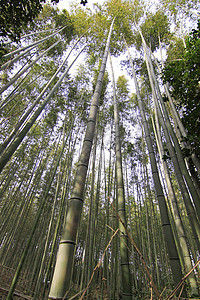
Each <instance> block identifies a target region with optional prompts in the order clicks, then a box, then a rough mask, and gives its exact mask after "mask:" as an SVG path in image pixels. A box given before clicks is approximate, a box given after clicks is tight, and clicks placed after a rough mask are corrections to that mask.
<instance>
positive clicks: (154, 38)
mask: <svg viewBox="0 0 200 300" xmlns="http://www.w3.org/2000/svg"><path fill="white" fill-rule="evenodd" d="M141 30H142V34H143V36H144V39H145V41H146V43H147V45H148V46H149V47H150V48H151V50H152V51H153V52H154V51H155V50H156V49H157V48H158V47H159V38H160V40H161V42H165V43H168V42H169V38H170V37H171V34H170V26H169V21H168V18H167V16H166V15H165V13H164V12H163V11H160V10H158V11H157V12H156V13H155V14H153V13H149V14H147V17H146V19H145V21H144V23H143V24H142V25H141ZM135 42H136V46H137V48H138V49H140V48H141V45H142V41H141V38H140V35H139V34H138V32H137V33H136V36H135Z"/></svg>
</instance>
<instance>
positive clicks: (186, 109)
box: [164, 21, 200, 153]
mask: <svg viewBox="0 0 200 300" xmlns="http://www.w3.org/2000/svg"><path fill="white" fill-rule="evenodd" d="M177 53H178V51H177ZM164 80H165V82H166V81H168V82H169V83H170V85H171V87H172V88H173V89H172V96H173V97H174V99H175V101H176V104H177V106H178V108H179V109H180V110H181V112H182V121H183V124H184V125H185V127H186V129H187V131H188V138H189V140H190V142H191V144H192V145H193V147H194V148H195V151H196V152H197V153H200V142H199V135H200V117H199V116H200V102H199V99H200V21H199V22H198V28H197V29H194V30H193V31H192V32H191V34H190V36H189V37H188V39H187V41H186V49H185V51H184V53H183V55H180V56H178V57H177V59H176V60H172V61H171V62H169V63H167V65H166V67H165V70H164Z"/></svg>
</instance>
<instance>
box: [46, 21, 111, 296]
mask: <svg viewBox="0 0 200 300" xmlns="http://www.w3.org/2000/svg"><path fill="white" fill-rule="evenodd" d="M113 24H114V20H113V22H112V24H111V27H110V32H109V35H108V39H107V43H106V48H105V52H104V56H103V60H102V64H101V68H100V72H99V76H98V79H97V84H96V88H95V91H94V96H93V99H92V103H91V109H90V113H89V118H88V124H87V129H86V133H85V139H84V142H83V146H82V151H81V155H80V160H79V163H78V166H77V171H76V175H75V180H74V187H73V190H72V194H71V197H70V200H69V202H68V210H67V214H66V218H65V225H64V229H63V233H62V237H61V241H60V246H59V250H58V255H57V261H56V266H55V270H54V275H53V280H52V284H51V289H50V293H49V299H52V298H53V299H56V298H62V297H64V295H65V293H66V291H67V290H68V289H69V286H70V280H71V273H72V267H73V260H74V250H75V245H76V238H77V233H78V226H79V223H80V218H81V211H82V206H83V194H84V187H85V181H86V175H87V168H88V163H89V158H90V152H91V148H92V143H93V138H94V132H95V125H96V119H97V112H98V105H99V100H100V93H101V89H102V83H103V77H104V73H105V68H106V62H107V57H108V50H109V45H110V39H111V33H112V28H113Z"/></svg>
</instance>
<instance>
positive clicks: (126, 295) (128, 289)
mask: <svg viewBox="0 0 200 300" xmlns="http://www.w3.org/2000/svg"><path fill="white" fill-rule="evenodd" d="M109 58H110V65H111V73H112V88H113V103H114V122H115V154H116V179H117V200H118V214H119V216H120V218H121V219H122V220H123V223H124V224H125V226H127V225H126V211H125V193H124V180H123V171H122V154H121V141H120V131H119V113H118V107H117V97H116V89H115V78H114V71H113V65H112V61H111V55H110V53H109ZM124 224H122V223H121V222H120V223H119V229H120V232H121V237H120V254H121V263H120V267H121V272H122V291H123V299H132V282H131V274H130V267H129V254H128V249H127V245H126V243H127V236H126V230H125V228H124Z"/></svg>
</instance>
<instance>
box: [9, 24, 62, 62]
mask: <svg viewBox="0 0 200 300" xmlns="http://www.w3.org/2000/svg"><path fill="white" fill-rule="evenodd" d="M64 28H65V27H63V28H61V29H60V30H58V31H56V32H55V33H52V34H51V35H49V36H47V37H45V38H43V39H41V40H39V41H36V42H34V43H32V44H30V45H27V46H24V47H22V48H20V49H16V50H14V51H12V52H10V53H8V54H6V55H4V56H3V58H6V59H7V58H10V57H12V56H13V55H15V54H17V53H19V52H21V51H24V50H26V49H27V48H31V47H32V46H36V45H38V44H40V43H42V42H44V41H46V40H48V39H50V38H51V37H53V36H54V35H56V34H57V33H59V32H61V31H62V30H63V29H64Z"/></svg>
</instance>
